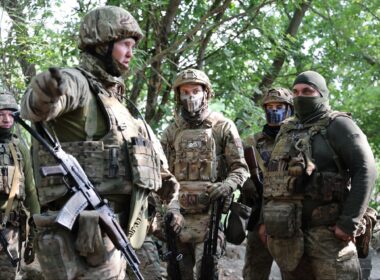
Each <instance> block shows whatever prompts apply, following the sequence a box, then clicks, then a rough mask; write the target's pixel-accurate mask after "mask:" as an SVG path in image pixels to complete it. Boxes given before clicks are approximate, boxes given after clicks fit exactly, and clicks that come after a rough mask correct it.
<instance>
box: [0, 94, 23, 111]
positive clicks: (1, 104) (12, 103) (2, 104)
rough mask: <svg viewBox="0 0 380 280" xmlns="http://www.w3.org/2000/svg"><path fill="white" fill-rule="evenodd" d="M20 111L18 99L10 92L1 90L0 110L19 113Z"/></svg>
mask: <svg viewBox="0 0 380 280" xmlns="http://www.w3.org/2000/svg"><path fill="white" fill-rule="evenodd" d="M18 109H19V107H18V104H17V102H16V98H15V97H14V96H13V94H11V93H10V92H8V91H6V90H4V89H0V110H12V111H17V110H18Z"/></svg>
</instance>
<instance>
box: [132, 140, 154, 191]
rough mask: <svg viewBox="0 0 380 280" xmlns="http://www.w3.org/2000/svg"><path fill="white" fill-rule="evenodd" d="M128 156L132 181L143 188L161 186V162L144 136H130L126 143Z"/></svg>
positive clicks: (151, 188)
mask: <svg viewBox="0 0 380 280" xmlns="http://www.w3.org/2000/svg"><path fill="white" fill-rule="evenodd" d="M128 157H129V163H130V167H131V172H132V183H133V184H134V185H135V186H137V187H140V188H143V189H149V190H155V191H157V190H158V189H159V188H160V187H161V174H160V166H161V163H160V158H159V156H158V154H157V153H156V151H155V150H154V147H153V145H152V142H151V141H150V140H148V139H145V138H141V137H132V138H131V141H130V142H129V143H128Z"/></svg>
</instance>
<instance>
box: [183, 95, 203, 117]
mask: <svg viewBox="0 0 380 280" xmlns="http://www.w3.org/2000/svg"><path fill="white" fill-rule="evenodd" d="M203 98H204V92H203V91H200V92H198V93H197V94H195V95H185V94H182V93H181V95H180V99H181V103H182V106H183V107H184V108H185V110H186V111H188V112H189V113H192V114H195V113H196V112H198V111H199V110H200V109H201V108H202V105H203Z"/></svg>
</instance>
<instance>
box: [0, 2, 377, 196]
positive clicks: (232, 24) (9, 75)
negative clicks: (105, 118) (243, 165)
mask: <svg viewBox="0 0 380 280" xmlns="http://www.w3.org/2000/svg"><path fill="white" fill-rule="evenodd" d="M8 2H9V1H2V2H1V4H0V5H1V8H0V13H1V15H2V17H6V15H7V14H10V15H11V19H10V20H9V22H10V23H9V24H8V25H9V30H6V29H7V28H6V27H7V25H4V24H3V22H2V25H1V29H0V34H1V38H2V39H1V48H0V58H1V61H2V63H1V64H0V71H1V73H2V77H0V79H2V81H1V82H2V84H6V85H8V86H10V87H11V88H12V89H13V91H14V92H16V93H21V92H23V91H24V90H25V88H26V86H27V83H28V81H29V80H30V77H27V76H26V75H27V71H26V69H35V70H36V71H37V72H38V71H40V70H45V69H46V68H47V67H49V66H52V65H55V66H65V65H68V66H72V65H75V64H76V63H77V62H78V61H77V57H78V54H79V52H78V49H77V47H76V46H77V33H78V24H79V21H80V18H81V17H82V16H83V15H84V14H85V13H86V12H87V11H88V10H90V9H92V8H93V7H95V6H97V5H99V4H103V3H107V4H109V5H117V6H122V7H124V8H126V9H127V10H129V11H130V12H131V13H132V14H133V15H134V16H135V17H136V19H137V20H138V22H139V23H140V25H141V28H142V30H143V31H144V33H145V38H144V39H143V40H142V42H140V44H139V46H138V50H137V51H136V53H135V58H134V60H133V62H132V67H131V73H130V75H129V76H128V77H127V78H126V84H127V95H128V96H129V97H131V95H132V93H133V92H134V90H135V92H134V94H135V96H134V99H135V100H134V101H135V102H136V103H137V106H138V107H139V109H141V110H142V111H143V112H144V111H145V112H148V111H149V110H153V111H151V116H149V122H150V124H151V125H152V126H153V127H154V128H155V129H156V130H157V131H158V132H160V131H162V129H163V128H164V127H165V126H166V125H167V124H168V122H169V121H171V120H172V119H173V112H174V107H175V104H174V102H173V98H172V97H173V95H172V93H171V94H169V95H167V94H168V91H169V90H170V86H171V82H172V81H173V79H174V77H175V75H176V73H177V72H178V71H179V70H182V69H184V68H188V67H200V68H203V70H204V71H205V72H206V73H207V74H208V75H209V77H210V80H211V81H212V84H213V88H214V90H215V97H214V99H213V100H212V101H211V107H212V108H213V109H214V110H217V111H222V112H223V113H225V115H226V116H228V117H229V118H231V119H233V120H234V121H235V122H236V124H237V126H238V128H239V130H240V132H241V134H242V136H243V137H246V136H248V135H250V134H253V133H255V132H257V131H259V130H260V129H261V127H262V125H263V124H264V122H265V121H264V116H263V112H262V109H261V106H260V100H259V99H260V96H262V92H261V90H260V89H259V84H260V83H261V82H262V80H263V77H264V76H265V75H266V74H268V73H269V74H271V71H272V66H273V60H274V59H275V58H276V57H279V56H284V57H285V60H284V64H283V65H281V68H280V71H279V74H278V76H276V77H275V78H274V81H273V83H272V84H271V86H282V87H288V88H290V87H291V86H292V82H293V80H294V78H295V76H296V75H297V73H299V72H301V71H304V70H309V69H312V70H316V71H318V72H320V73H321V74H322V75H323V76H324V77H325V78H326V79H327V82H328V86H329V89H330V92H331V95H330V96H331V105H332V107H333V108H334V109H338V110H342V111H347V112H351V113H352V115H353V118H354V120H355V121H356V122H357V124H358V125H359V126H360V127H361V129H362V130H363V131H364V132H365V133H366V135H367V136H368V140H369V142H370V144H371V147H372V148H373V151H374V153H375V155H376V157H377V159H379V158H380V134H379V133H378V124H379V123H380V114H379V113H378V112H379V109H380V98H379V94H380V93H379V70H380V53H379V52H378V50H379V48H380V39H379V38H380V34H379V33H380V2H379V1H340V0H323V1H322V0H313V1H311V5H310V7H309V8H308V10H307V11H306V14H305V16H304V17H303V18H302V24H301V26H300V28H299V30H298V32H297V33H296V35H295V36H294V37H292V36H290V35H289V34H287V33H286V32H287V29H288V28H289V26H290V23H291V19H292V18H293V16H294V14H295V11H296V9H297V8H299V7H301V6H302V3H303V1H301V0H286V1H275V0H263V1H257V0H243V1H235V0H234V1H196V0H184V1H180V4H179V7H178V10H176V12H175V15H174V20H173V21H172V22H171V23H170V26H165V25H164V22H163V19H164V18H165V16H166V14H167V12H168V11H169V10H170V9H169V8H173V3H175V2H176V1H169V0H159V1H137V0H128V1H127V0H109V1H100V0H99V1H95V0H78V1H77V2H76V5H75V6H73V7H70V8H68V7H67V3H66V1H62V0H61V1H60V0H54V1H32V0H23V1H14V3H12V7H11V8H10V7H9V6H4V5H5V4H4V3H8ZM216 3H219V4H218V5H216ZM224 3H227V4H226V9H225V10H223V9H221V5H222V4H224ZM8 4H9V3H8ZM215 6H217V7H218V8H219V10H218V11H219V12H217V13H215V12H214V13H213V12H212V11H215V10H214V9H213V8H215ZM26 7H27V8H26ZM222 10H223V12H221V11H222ZM62 13H64V15H65V16H62ZM163 30H167V31H168V32H167V33H165V34H164V35H162V31H163ZM160 36H163V37H160ZM207 39H209V41H207ZM203 43H204V45H203ZM202 53H203V58H201V59H200V57H201V55H202ZM162 54H163V55H162ZM160 55H162V56H160ZM157 57H159V58H157ZM199 59H200V60H199ZM28 67H29V68H28ZM30 75H33V73H32V74H30ZM137 75H139V76H138V77H139V78H138V79H137V78H136V77H137ZM155 75H158V77H159V78H158V79H155V78H156V76H155ZM254 96H258V97H259V98H258V99H255V98H253V97H254ZM152 97H154V98H153V99H152ZM148 100H150V101H148ZM152 100H153V101H154V102H152ZM253 100H256V101H253ZM152 107H153V108H152ZM378 161H379V160H378ZM379 171H380V170H379ZM379 173H380V172H379ZM376 188H377V190H376V191H377V192H378V193H379V192H380V186H379V184H378V185H377V187H376ZM374 201H375V200H374ZM374 203H378V202H376V201H375V202H374Z"/></svg>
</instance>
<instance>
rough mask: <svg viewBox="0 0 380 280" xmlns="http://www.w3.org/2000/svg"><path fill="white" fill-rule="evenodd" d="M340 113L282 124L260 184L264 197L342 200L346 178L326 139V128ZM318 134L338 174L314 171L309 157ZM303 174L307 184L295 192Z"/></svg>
mask: <svg viewBox="0 0 380 280" xmlns="http://www.w3.org/2000/svg"><path fill="white" fill-rule="evenodd" d="M338 116H345V117H347V116H348V115H347V114H346V113H342V112H336V111H329V112H326V114H325V115H324V116H322V117H321V118H320V119H319V120H318V121H316V122H314V123H311V124H302V125H301V124H299V123H298V122H297V121H296V120H295V119H294V118H290V119H289V120H287V121H285V123H284V125H283V126H282V127H281V130H280V132H279V135H278V136H277V137H278V138H277V139H278V140H277V143H276V146H275V148H274V150H273V152H272V156H271V160H270V162H269V165H268V170H267V172H266V177H265V181H264V185H265V188H264V197H266V198H270V197H272V198H276V197H292V196H297V195H301V196H308V197H310V198H312V199H317V200H323V201H332V200H333V199H336V200H338V201H341V200H343V194H344V190H345V188H347V187H348V185H349V176H348V172H347V170H345V169H344V168H343V167H342V165H341V163H340V161H339V158H338V156H337V155H336V153H335V151H334V149H333V148H332V147H331V145H330V143H329V140H328V138H327V127H328V125H329V124H330V123H331V121H332V120H334V119H335V118H336V117H338ZM317 134H320V135H321V136H322V137H323V139H324V140H325V144H326V145H327V147H328V148H329V150H330V152H331V155H332V158H333V160H334V162H335V165H336V166H337V169H338V172H323V171H322V172H321V171H319V170H317V167H316V166H315V163H314V162H313V158H312V141H313V137H314V136H315V135H317ZM304 175H307V176H310V177H309V180H308V182H307V185H303V186H302V189H297V184H296V181H297V180H298V179H299V178H301V177H303V176H304Z"/></svg>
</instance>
